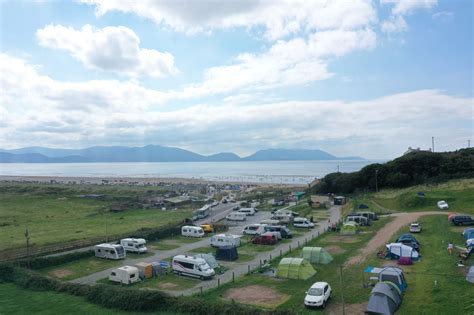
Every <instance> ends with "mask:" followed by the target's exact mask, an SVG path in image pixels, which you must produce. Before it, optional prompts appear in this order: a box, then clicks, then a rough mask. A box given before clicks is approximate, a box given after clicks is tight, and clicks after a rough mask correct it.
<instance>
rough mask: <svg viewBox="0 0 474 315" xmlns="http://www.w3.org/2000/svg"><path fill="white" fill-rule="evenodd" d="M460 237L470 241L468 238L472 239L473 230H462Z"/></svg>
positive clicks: (473, 236)
mask: <svg viewBox="0 0 474 315" xmlns="http://www.w3.org/2000/svg"><path fill="white" fill-rule="evenodd" d="M462 235H463V236H464V238H465V239H467V240H468V239H470V238H474V228H467V229H464V231H463V232H462Z"/></svg>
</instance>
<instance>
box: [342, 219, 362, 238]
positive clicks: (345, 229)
mask: <svg viewBox="0 0 474 315" xmlns="http://www.w3.org/2000/svg"><path fill="white" fill-rule="evenodd" d="M358 232H359V224H357V223H356V222H354V221H350V222H345V223H344V225H343V226H342V228H341V234H343V235H354V234H357V233H358Z"/></svg>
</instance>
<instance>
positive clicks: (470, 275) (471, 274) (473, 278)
mask: <svg viewBox="0 0 474 315" xmlns="http://www.w3.org/2000/svg"><path fill="white" fill-rule="evenodd" d="M466 280H467V282H470V283H474V265H472V266H471V267H470V268H469V271H468V272H467V275H466Z"/></svg>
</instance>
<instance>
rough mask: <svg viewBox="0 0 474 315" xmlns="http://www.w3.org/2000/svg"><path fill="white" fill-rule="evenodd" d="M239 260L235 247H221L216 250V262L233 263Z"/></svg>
mask: <svg viewBox="0 0 474 315" xmlns="http://www.w3.org/2000/svg"><path fill="white" fill-rule="evenodd" d="M238 258H239V254H238V253H237V247H235V246H222V247H219V248H217V250H216V259H217V260H226V261H234V260H237V259H238Z"/></svg>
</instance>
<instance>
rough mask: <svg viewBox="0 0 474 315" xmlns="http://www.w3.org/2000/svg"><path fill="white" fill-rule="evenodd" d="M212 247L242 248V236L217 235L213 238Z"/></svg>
mask: <svg viewBox="0 0 474 315" xmlns="http://www.w3.org/2000/svg"><path fill="white" fill-rule="evenodd" d="M211 246H212V247H223V246H235V247H238V246H240V236H238V235H232V234H217V235H214V236H213V237H211Z"/></svg>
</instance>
